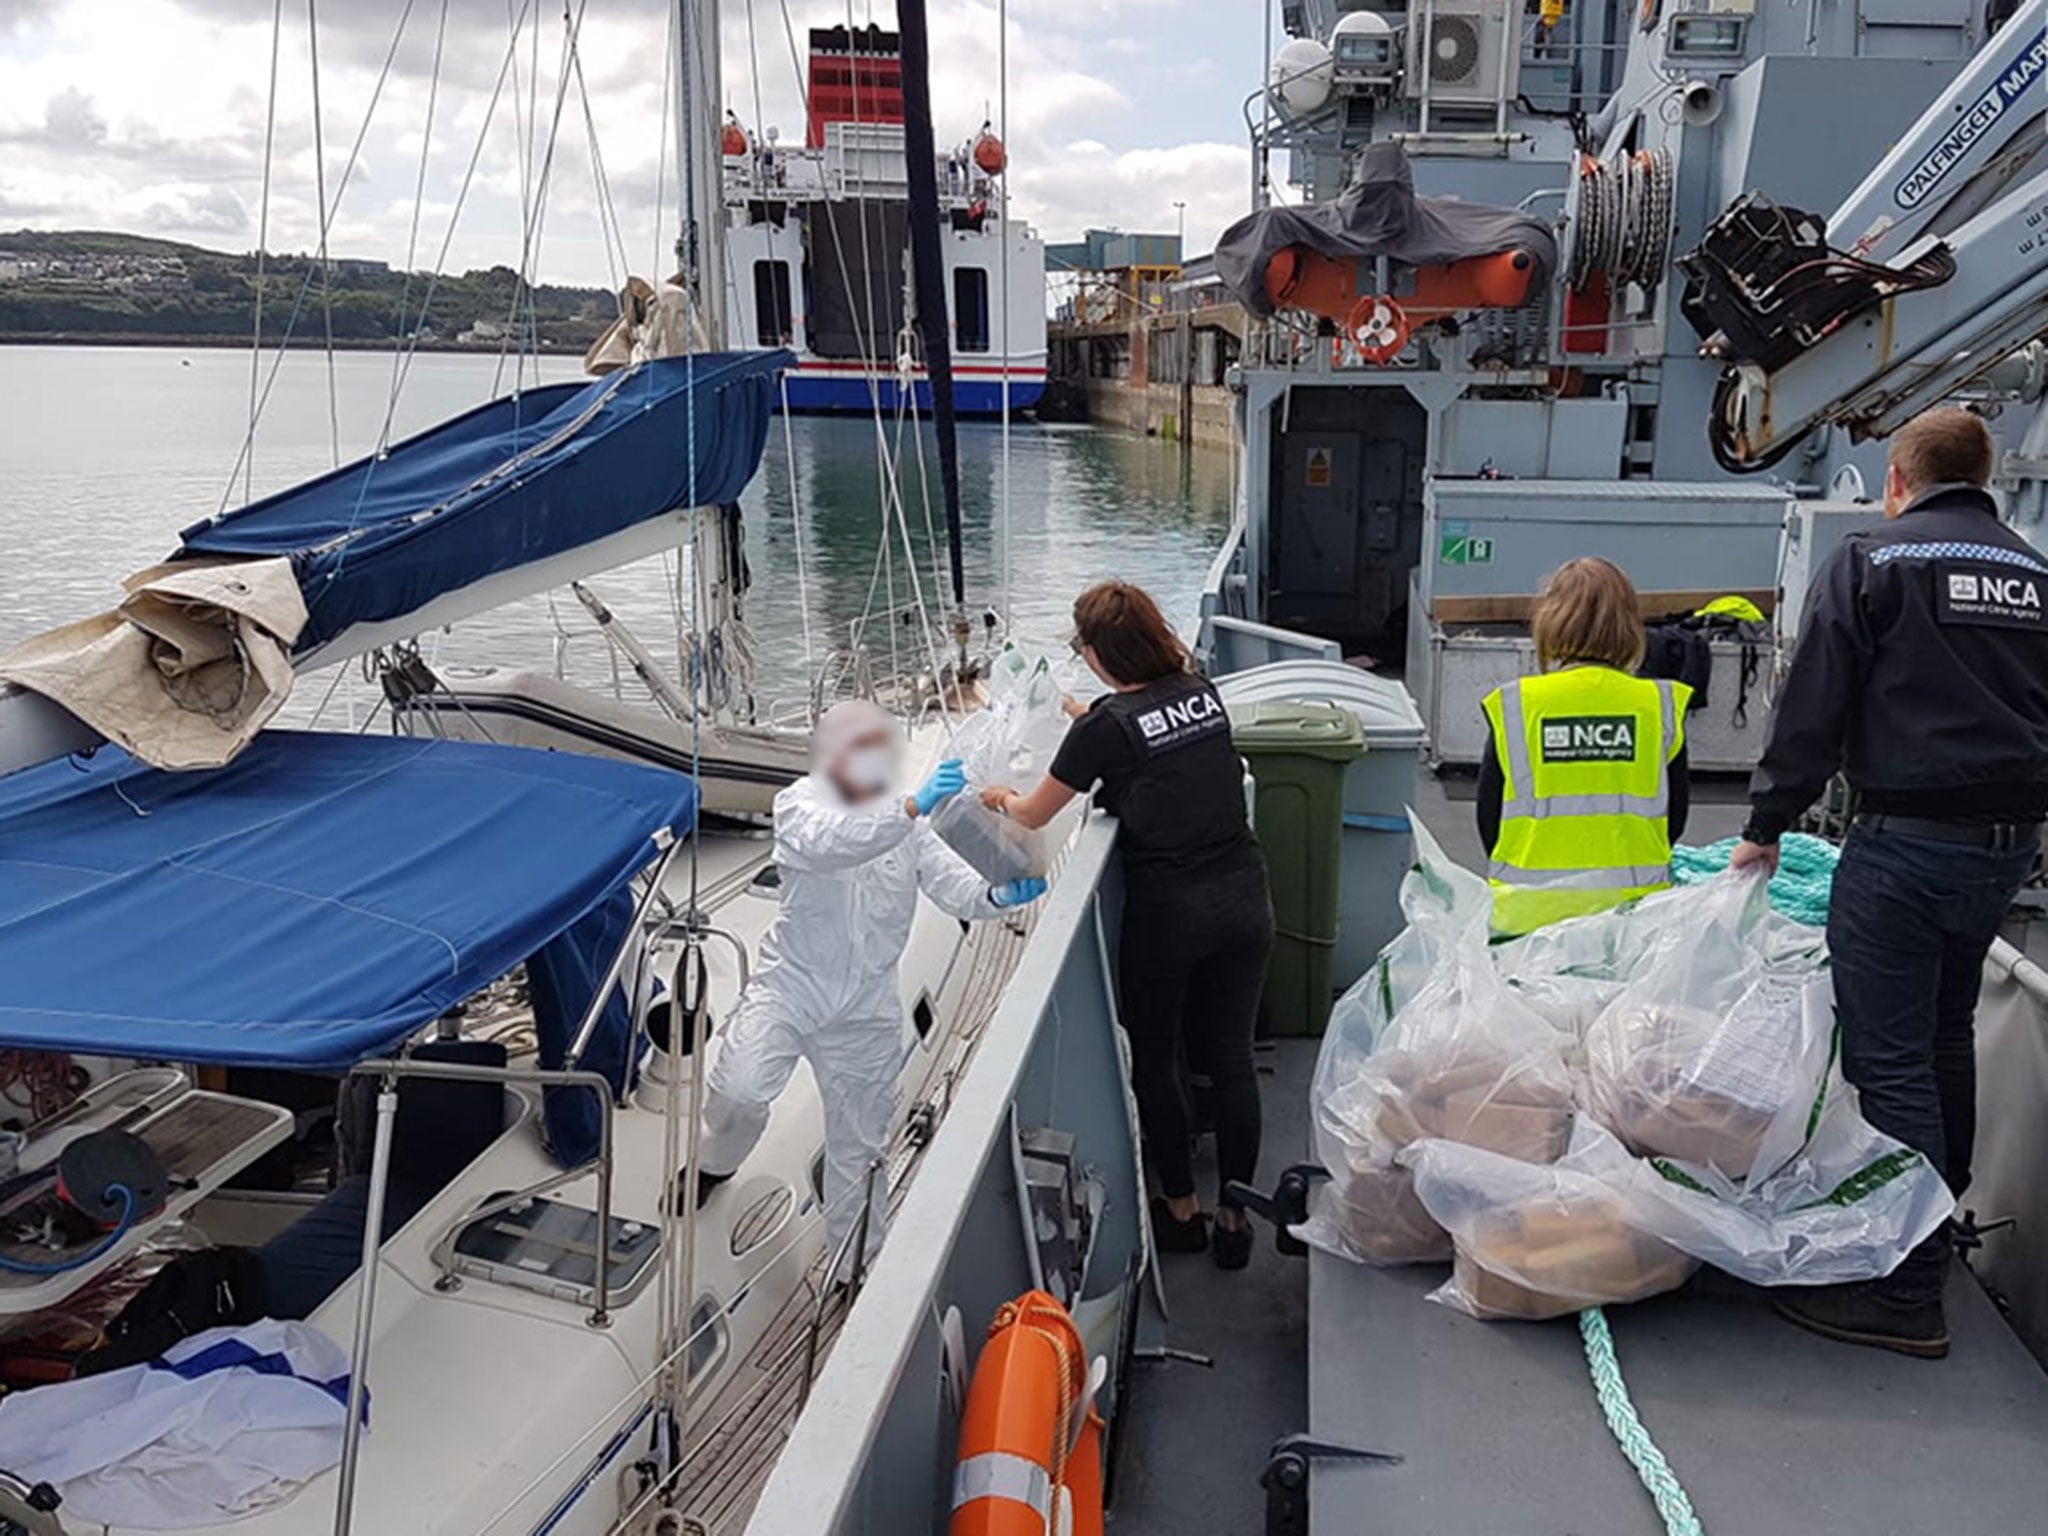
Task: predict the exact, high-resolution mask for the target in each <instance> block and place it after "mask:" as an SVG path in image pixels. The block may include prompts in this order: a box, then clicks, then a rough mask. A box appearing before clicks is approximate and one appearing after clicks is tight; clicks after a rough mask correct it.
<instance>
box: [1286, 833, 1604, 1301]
mask: <svg viewBox="0 0 2048 1536" xmlns="http://www.w3.org/2000/svg"><path fill="white" fill-rule="evenodd" d="M1410 819H1411V821H1413V820H1415V818H1413V817H1412V816H1411V818H1410ZM1415 842H1416V856H1417V863H1416V867H1415V868H1414V869H1413V870H1412V871H1410V873H1409V875H1408V877H1407V878H1406V879H1405V880H1404V881H1403V882H1402V886H1401V906H1402V911H1403V912H1404V913H1405V914H1406V916H1407V918H1408V927H1407V928H1406V929H1405V930H1403V932H1402V933H1401V934H1400V935H1399V936H1398V937H1397V938H1396V939H1395V940H1394V941H1393V943H1392V944H1390V945H1389V946H1388V947H1387V949H1386V950H1385V951H1383V952H1382V954H1381V956H1380V958H1379V961H1378V962H1377V963H1376V964H1375V965H1374V967H1373V968H1372V969H1371V970H1370V971H1368V972H1367V973H1366V974H1365V976H1363V977H1362V978H1361V979H1360V980H1359V982H1358V983H1357V984H1356V985H1355V986H1353V987H1352V989H1351V990H1350V991H1349V992H1347V993H1346V994H1345V996H1344V997H1343V998H1341V999H1340V1000H1339V1001H1338V1003H1337V1005H1336V1007H1335V1008H1334V1009H1333V1010H1332V1013H1331V1020H1330V1025H1329V1028H1328V1030H1327V1032H1326V1033H1325V1035H1324V1039H1323V1047H1322V1053H1321V1056H1320V1057H1319V1059H1318V1061H1317V1065H1316V1076H1315V1081H1314V1085H1313V1087H1312V1089H1311V1101H1312V1105H1313V1108H1314V1123H1315V1135H1316V1147H1317V1152H1318V1154H1319V1156H1320V1158H1321V1161H1322V1164H1323V1166H1324V1167H1325V1168H1326V1169H1328V1170H1329V1172H1330V1175H1331V1179H1330V1182H1329V1184H1328V1185H1327V1186H1323V1187H1320V1188H1319V1189H1318V1192H1317V1195H1316V1199H1315V1204H1314V1207H1313V1210H1312V1214H1311V1219H1310V1221H1309V1222H1308V1223H1306V1224H1305V1226H1304V1227H1303V1228H1302V1229H1301V1236H1302V1237H1304V1238H1305V1239H1306V1240H1308V1241H1310V1242H1314V1243H1317V1244H1318V1245H1320V1246H1322V1247H1324V1248H1327V1249H1329V1250H1330V1251H1331V1252H1334V1253H1338V1254H1341V1255H1343V1256H1345V1257H1349V1258H1354V1259H1358V1260H1362V1261H1364V1262H1368V1263H1380V1264H1400V1263H1418V1262H1424V1261H1427V1260H1432V1259H1441V1258H1443V1257H1445V1256H1446V1255H1447V1252H1448V1244H1447V1240H1446V1239H1445V1237H1444V1235H1443V1234H1442V1232H1441V1231H1440V1230H1439V1229H1438V1228H1437V1227H1436V1226H1435V1224H1434V1223H1433V1222H1432V1221H1431V1220H1430V1219H1429V1218H1428V1215H1427V1213H1426V1212H1425V1211H1424V1210H1423V1209H1422V1207H1421V1205H1420V1203H1419V1202H1418V1201H1417V1200H1416V1199H1415V1196H1414V1190H1413V1187H1412V1180H1411V1176H1410V1175H1409V1174H1408V1171H1407V1170H1406V1169H1405V1168H1403V1167H1402V1166H1400V1164H1399V1163H1397V1161H1396V1156H1397V1154H1398V1153H1399V1152H1400V1150H1401V1149H1402V1148H1403V1147H1405V1146H1408V1145H1409V1144H1410V1143H1413V1142H1416V1141H1420V1140H1423V1139H1426V1138H1430V1137H1447V1138H1451V1139H1453V1140H1457V1141H1461V1142H1465V1143H1469V1144H1471V1145H1474V1146H1478V1147H1483V1148H1487V1149H1490V1150H1492V1151H1494V1152H1496V1153H1500V1154H1502V1155H1505V1156H1508V1157H1515V1158H1526V1159H1529V1160H1531V1161H1536V1162H1547V1161H1549V1160H1551V1159H1553V1158H1555V1157H1557V1156H1558V1155H1560V1154H1561V1153H1562V1152H1563V1151H1564V1150H1565V1146H1566V1143H1567V1140H1568V1138H1569V1136H1570V1131H1571V1121H1572V1079H1571V1073H1570V1070H1569V1068H1568V1066H1567V1063H1566V1051H1567V1049H1568V1048H1569V1047H1570V1044H1571V1042H1570V1040H1569V1037H1567V1036H1565V1035H1562V1034H1560V1033H1559V1032H1558V1031H1556V1030H1554V1029H1553V1028H1552V1027H1551V1026H1550V1025H1549V1024H1547V1023H1546V1022H1545V1021H1544V1019H1543V1018H1542V1017H1541V1016H1540V1015H1538V1014H1537V1013H1535V1012H1534V1011H1532V1010H1531V1009H1530V1008H1528V1007H1527V1006H1525V1005H1524V1004H1523V1003H1522V1002H1520V1001H1519V1000H1518V999H1517V997H1516V996H1515V994H1514V992H1513V991H1512V989H1510V988H1509V987H1508V986H1507V984H1506V983H1505V982H1504V981H1503V979H1502V977H1501V975H1500V973H1499V971H1498V970H1497V968H1496V967H1495V964H1494V960H1493V956H1492V954H1491V952H1490V951H1489V949H1488V945H1487V937H1488V928H1489V925H1490V921H1491V917H1492V910H1493V898H1492V893H1491V892H1490V890H1489V889H1488V887H1487V884H1486V882H1485V881H1484V880H1483V879H1481V878H1480V877H1479V876H1477V875H1475V874H1473V873H1471V872H1470V871H1468V870H1464V869H1460V868H1459V867H1458V866H1457V865H1455V864H1453V863H1452V862H1451V861H1450V860H1449V859H1448V858H1446V857H1445V856H1444V853H1443V850H1442V849H1441V847H1439V846H1438V844H1437V843H1436V841H1435V840H1434V839H1433V838H1431V837H1430V835H1429V833H1428V831H1427V829H1425V828H1424V827H1423V826H1422V825H1421V824H1420V822H1419V821H1416V824H1415Z"/></svg>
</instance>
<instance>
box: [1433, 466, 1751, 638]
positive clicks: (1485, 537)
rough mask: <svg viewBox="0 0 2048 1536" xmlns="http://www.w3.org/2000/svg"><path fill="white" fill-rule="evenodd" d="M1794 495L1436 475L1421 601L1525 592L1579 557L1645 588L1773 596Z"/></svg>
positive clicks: (1690, 485) (1686, 484)
mask: <svg viewBox="0 0 2048 1536" xmlns="http://www.w3.org/2000/svg"><path fill="white" fill-rule="evenodd" d="M1788 500H1789V498H1788V497H1787V496H1786V494H1785V493H1784V491H1782V490H1776V489H1773V488H1772V487H1770V486H1767V485H1709V484H1701V483H1697V482H1692V481H1651V480H1618V481H1617V480H1435V481H1432V482H1431V483H1430V487H1429V505H1428V524H1427V526H1426V528H1425V542H1424V546H1423V551H1422V564H1421V566H1420V567H1419V569H1420V571H1421V573H1422V596H1423V598H1424V600H1425V601H1426V602H1427V603H1428V604H1429V605H1430V608H1431V610H1432V612H1433V611H1434V609H1435V606H1436V604H1437V603H1438V601H1439V600H1440V599H1442V598H1446V597H1518V596H1528V595H1531V594H1534V593H1536V592H1538V591H1540V590H1542V587H1543V579H1544V578H1545V577H1546V576H1548V575H1549V574H1550V573H1551V572H1552V571H1554V570H1556V569H1557V568H1558V566H1560V565H1562V564H1563V563H1564V562H1565V561H1567V560H1570V559H1572V558H1574V557H1576V556H1579V555H1604V556H1605V557H1606V558H1607V559H1609V560H1612V561H1613V562H1614V563H1615V564H1616V565H1618V566H1620V567H1621V568H1622V569H1623V570H1624V571H1626V572H1628V577H1629V580H1630V581H1633V582H1634V583H1635V584H1636V590H1637V591H1639V592H1672V593H1684V592H1709V593H1712V594H1715V595H1718V594H1720V593H1723V592H1757V591H1771V590H1774V589H1775V588H1776V587H1777V585H1778V542H1779V536H1780V534H1781V532H1782V530H1783V528H1784V523H1785V507H1786V503H1787V501H1788Z"/></svg>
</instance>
